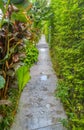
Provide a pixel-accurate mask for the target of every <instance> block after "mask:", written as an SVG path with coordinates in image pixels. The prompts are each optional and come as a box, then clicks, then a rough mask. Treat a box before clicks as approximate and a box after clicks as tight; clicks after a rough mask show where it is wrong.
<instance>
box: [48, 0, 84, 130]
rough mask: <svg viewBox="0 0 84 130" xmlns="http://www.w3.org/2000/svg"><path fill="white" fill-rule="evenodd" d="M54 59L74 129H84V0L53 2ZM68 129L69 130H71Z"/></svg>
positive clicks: (62, 96) (51, 39)
mask: <svg viewBox="0 0 84 130" xmlns="http://www.w3.org/2000/svg"><path fill="white" fill-rule="evenodd" d="M51 9H52V18H51V19H50V21H49V29H51V31H50V33H51V36H50V47H51V56H52V57H53V58H52V60H53V64H54V68H55V70H56V72H57V74H58V76H59V79H60V80H59V85H58V93H57V95H58V96H59V97H60V98H61V100H62V102H63V103H64V106H65V110H66V112H67V115H68V118H69V128H70V130H83V129H84V0H51ZM69 128H68V129H69Z"/></svg>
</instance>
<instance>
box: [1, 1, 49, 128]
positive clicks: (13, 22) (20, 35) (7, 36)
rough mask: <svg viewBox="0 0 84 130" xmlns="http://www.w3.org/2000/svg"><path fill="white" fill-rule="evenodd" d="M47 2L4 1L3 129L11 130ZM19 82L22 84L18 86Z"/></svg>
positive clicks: (2, 32) (28, 72) (35, 56)
mask: <svg viewBox="0 0 84 130" xmlns="http://www.w3.org/2000/svg"><path fill="white" fill-rule="evenodd" d="M46 5H47V2H46V0H43V1H41V0H34V1H29V0H0V12H2V14H0V129H1V130H2V129H3V130H9V129H10V125H11V124H12V121H13V118H14V115H15V113H16V111H17V104H18V100H19V97H20V94H21V92H22V90H23V89H24V87H25V85H26V84H27V82H28V81H29V79H30V67H31V66H32V65H33V64H34V63H35V62H37V60H38V50H37V48H36V43H37V42H38V40H39V38H40V35H41V28H42V26H43V21H45V20H46V19H47V17H46V15H47V14H48V11H49V8H48V7H47V6H46ZM17 81H18V83H17Z"/></svg>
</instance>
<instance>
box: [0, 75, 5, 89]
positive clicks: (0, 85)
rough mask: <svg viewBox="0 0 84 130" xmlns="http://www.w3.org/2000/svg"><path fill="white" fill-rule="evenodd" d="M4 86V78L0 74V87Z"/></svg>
mask: <svg viewBox="0 0 84 130" xmlns="http://www.w3.org/2000/svg"><path fill="white" fill-rule="evenodd" d="M4 86H5V79H4V78H3V77H2V76H1V75H0V89H2V88H4Z"/></svg>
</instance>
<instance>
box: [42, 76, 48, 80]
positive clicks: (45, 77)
mask: <svg viewBox="0 0 84 130" xmlns="http://www.w3.org/2000/svg"><path fill="white" fill-rule="evenodd" d="M40 79H41V81H46V80H47V79H48V76H47V75H42V76H41V77H40Z"/></svg>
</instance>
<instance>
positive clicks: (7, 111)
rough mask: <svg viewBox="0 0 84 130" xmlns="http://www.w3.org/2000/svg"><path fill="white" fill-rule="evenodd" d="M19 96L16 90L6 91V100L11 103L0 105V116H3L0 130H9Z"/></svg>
mask: <svg viewBox="0 0 84 130" xmlns="http://www.w3.org/2000/svg"><path fill="white" fill-rule="evenodd" d="M19 96H20V95H19V92H18V89H15V88H13V89H12V88H10V89H9V90H8V100H9V101H11V105H0V115H2V116H3V120H2V122H0V130H9V129H10V124H12V122H13V119H14V116H15V114H16V112H17V105H18V101H19V100H18V99H19Z"/></svg>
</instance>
